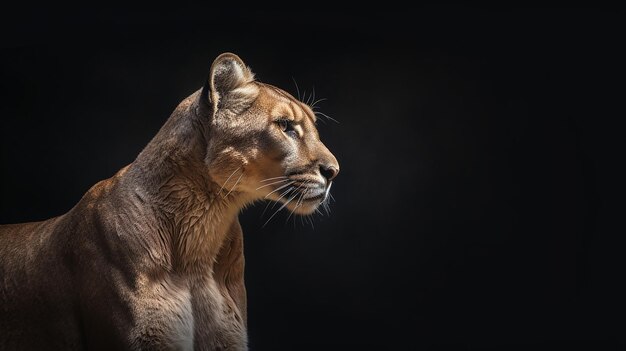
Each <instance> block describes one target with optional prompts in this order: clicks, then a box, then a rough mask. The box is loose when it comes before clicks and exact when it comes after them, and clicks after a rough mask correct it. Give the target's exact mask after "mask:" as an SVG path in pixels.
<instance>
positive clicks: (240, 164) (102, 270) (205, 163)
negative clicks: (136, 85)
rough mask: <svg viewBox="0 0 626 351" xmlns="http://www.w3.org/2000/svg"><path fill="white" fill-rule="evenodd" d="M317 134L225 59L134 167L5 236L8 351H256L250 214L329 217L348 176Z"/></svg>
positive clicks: (0, 243)
mask: <svg viewBox="0 0 626 351" xmlns="http://www.w3.org/2000/svg"><path fill="white" fill-rule="evenodd" d="M284 117H288V118H289V119H292V120H294V121H295V125H294V130H297V131H294V132H293V133H296V134H293V133H292V132H286V131H283V130H282V129H281V127H280V126H281V124H279V123H277V122H276V119H277V118H284ZM314 123H315V115H314V114H313V112H312V111H311V109H310V108H309V107H308V106H306V105H305V104H303V103H301V102H299V101H297V100H296V99H294V98H293V97H292V96H290V95H289V94H287V93H286V92H284V91H282V90H280V89H278V88H275V87H272V86H269V85H265V84H262V83H259V82H256V81H254V75H253V74H252V72H251V71H250V69H249V68H248V67H247V66H246V65H245V64H244V63H243V62H242V61H241V59H239V58H238V57H237V56H236V55H234V54H223V55H221V56H219V57H218V58H217V59H216V60H215V62H214V63H213V65H212V67H211V73H210V76H209V79H208V81H207V84H206V85H205V87H204V88H203V89H202V90H200V91H198V92H196V93H194V94H192V95H191V96H190V97H188V98H187V99H185V100H184V101H183V102H181V104H180V105H179V106H178V107H177V108H176V110H175V111H174V112H173V113H172V116H171V117H170V118H169V119H168V121H167V122H166V123H165V125H164V126H163V127H162V128H161V130H160V131H159V133H158V134H157V135H156V136H155V137H154V139H153V140H152V141H151V142H150V143H149V144H148V145H147V146H146V148H145V149H144V150H143V151H142V152H141V153H140V155H139V156H138V157H137V159H136V160H135V161H134V162H133V163H132V164H130V165H129V166H127V167H125V168H123V169H122V170H120V171H119V172H118V173H117V174H116V175H115V176H113V177H112V178H110V179H107V180H104V181H102V182H99V183H98V184H96V185H94V186H93V187H92V188H91V189H90V190H89V191H88V192H87V193H86V194H85V195H84V196H83V198H82V199H81V200H80V202H79V203H78V204H77V205H76V206H75V207H74V208H72V209H71V210H70V211H69V212H68V213H66V214H64V215H62V216H59V217H56V218H52V219H49V220H47V221H43V222H36V223H25V224H10V225H2V226H0V349H2V350H40V349H46V350H53V349H58V350H76V349H85V348H89V349H107V350H110V349H135V350H137V349H150V350H152V349H154V350H161V349H163V350H165V349H167V350H191V349H195V350H244V349H246V348H247V346H246V345H247V337H246V293H245V286H244V282H243V273H244V257H243V237H242V231H241V227H240V225H239V222H238V220H237V215H238V213H239V211H240V210H241V209H242V208H243V207H244V206H246V205H247V204H249V203H251V202H254V201H257V200H262V199H265V198H266V197H267V199H270V200H275V201H281V202H282V203H283V204H284V205H285V207H287V208H288V209H289V210H291V211H293V212H295V213H299V214H308V213H311V212H312V211H314V210H315V209H316V207H317V206H319V205H320V202H321V201H322V197H324V198H325V197H326V196H327V194H328V188H329V185H330V180H332V178H333V177H334V176H335V175H336V174H337V172H338V170H339V166H338V164H337V161H336V160H335V158H334V156H333V155H332V154H331V153H330V152H329V151H328V149H326V147H325V146H324V145H323V144H322V143H321V142H320V140H319V135H318V134H317V130H316V128H315V124H314ZM294 135H297V137H294ZM322 175H324V176H322ZM274 177H283V178H274ZM269 178H274V179H273V180H271V181H268V179H269ZM292 181H293V182H294V183H293V184H292V183H290V182H292ZM285 184H291V185H289V186H287V187H284V188H283V189H280V187H281V186H283V185H285ZM278 190H280V191H278ZM285 190H286V191H287V193H285V192H284V191H285ZM281 194H283V197H280V195H281ZM287 194H288V196H284V195H287ZM324 194H325V195H324ZM307 198H309V199H310V200H306V199H307Z"/></svg>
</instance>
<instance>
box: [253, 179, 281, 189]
mask: <svg viewBox="0 0 626 351" xmlns="http://www.w3.org/2000/svg"><path fill="white" fill-rule="evenodd" d="M288 180H289V179H282V180H277V181H275V182H273V183H269V184H265V185H261V186H260V187H258V188H256V190H259V189H263V188H265V187H266V186H270V185H274V184H280V183H282V182H286V181H288Z"/></svg>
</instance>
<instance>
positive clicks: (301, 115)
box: [255, 82, 317, 123]
mask: <svg viewBox="0 0 626 351" xmlns="http://www.w3.org/2000/svg"><path fill="white" fill-rule="evenodd" d="M257 84H259V86H260V88H261V89H259V95H258V97H257V100H256V101H255V103H256V105H257V106H258V107H260V108H261V109H263V110H264V111H266V112H267V113H269V114H270V115H271V116H272V117H279V116H284V117H290V118H293V119H294V120H295V121H296V122H301V121H302V120H303V119H309V120H310V121H311V122H312V123H315V121H316V119H317V118H316V117H315V114H314V113H313V111H311V108H310V107H308V106H307V105H305V104H304V103H302V102H300V101H298V100H297V99H296V98H294V97H293V96H291V95H290V94H289V93H287V92H285V91H283V90H281V89H279V88H276V87H274V86H271V85H268V84H263V83H258V82H257Z"/></svg>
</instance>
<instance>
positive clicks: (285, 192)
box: [261, 188, 291, 218]
mask: <svg viewBox="0 0 626 351" xmlns="http://www.w3.org/2000/svg"><path fill="white" fill-rule="evenodd" d="M290 190H291V188H287V190H285V191H283V192H282V193H281V194H280V196H279V197H278V199H277V200H276V202H268V203H267V205H266V206H265V209H264V210H263V213H261V218H263V215H264V214H265V211H267V209H268V208H269V206H270V204H271V205H272V209H274V207H276V204H277V203H278V201H280V199H282V198H283V196H285V195H287V194H288V193H289V191H290Z"/></svg>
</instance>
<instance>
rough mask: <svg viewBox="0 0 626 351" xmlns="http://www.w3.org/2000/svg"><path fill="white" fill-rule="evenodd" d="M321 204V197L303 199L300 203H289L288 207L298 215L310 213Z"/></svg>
mask: <svg viewBox="0 0 626 351" xmlns="http://www.w3.org/2000/svg"><path fill="white" fill-rule="evenodd" d="M320 204H321V199H318V200H303V201H301V202H300V203H299V204H292V203H289V204H288V205H287V208H289V210H291V212H293V213H295V214H298V215H303V216H306V215H310V214H312V213H313V212H315V210H316V209H317V208H318V207H319V205H320Z"/></svg>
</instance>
